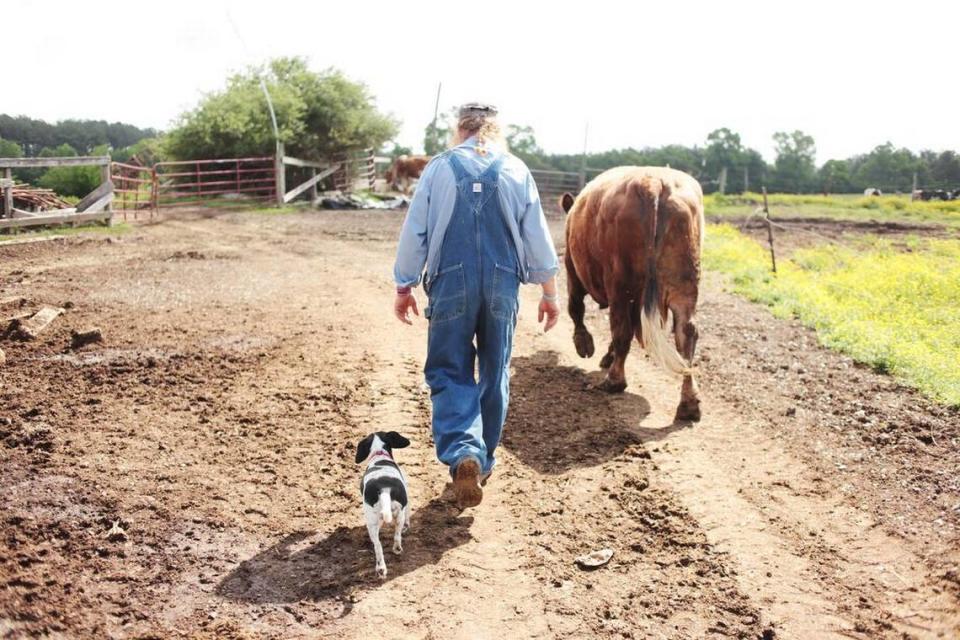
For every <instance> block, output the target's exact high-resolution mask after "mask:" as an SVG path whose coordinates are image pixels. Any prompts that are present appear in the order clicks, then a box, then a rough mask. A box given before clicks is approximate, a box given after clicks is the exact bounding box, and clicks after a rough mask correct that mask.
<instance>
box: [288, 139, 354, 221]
mask: <svg viewBox="0 0 960 640" xmlns="http://www.w3.org/2000/svg"><path fill="white" fill-rule="evenodd" d="M278 151H279V153H277V157H276V159H275V161H274V162H275V165H276V168H275V171H276V188H275V193H276V203H277V206H282V205H284V204H287V203H289V202H293V201H294V200H295V199H296V198H297V197H299V196H300V195H301V194H303V193H304V192H305V191H307V190H309V191H310V194H309V196H308V198H309V199H310V202H311V203H313V204H317V202H318V201H319V199H320V197H319V192H318V189H317V184H318V183H319V182H320V181H321V180H323V179H324V178H326V177H328V176H331V175H333V174H334V173H336V172H337V171H340V170H341V168H342V166H343V165H342V163H340V162H329V161H325V162H316V161H313V160H301V159H300V158H294V157H293V156H288V155H285V154H284V151H283V145H282V144H281V145H280V147H279V150H278ZM287 167H296V168H300V169H306V170H307V172H308V173H309V177H308V178H307V179H306V180H304V181H303V182H301V183H300V184H298V185H297V186H296V187H294V188H293V189H290V190H289V191H287Z"/></svg>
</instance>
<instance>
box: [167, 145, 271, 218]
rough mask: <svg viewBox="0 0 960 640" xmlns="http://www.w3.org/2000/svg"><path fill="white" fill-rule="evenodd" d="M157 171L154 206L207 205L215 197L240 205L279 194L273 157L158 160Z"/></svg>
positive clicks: (266, 199) (268, 198)
mask: <svg viewBox="0 0 960 640" xmlns="http://www.w3.org/2000/svg"><path fill="white" fill-rule="evenodd" d="M153 172H154V183H153V190H154V195H153V203H154V204H153V206H154V207H155V208H157V209H159V208H161V207H173V206H184V205H196V204H204V203H209V201H210V200H212V199H214V198H216V199H219V200H227V201H230V202H231V204H237V203H240V202H243V201H249V202H255V203H261V202H264V201H270V200H273V199H274V198H275V197H276V168H275V166H274V159H273V157H272V156H264V157H259V158H226V159H220V160H182V161H175V162H158V163H157V164H155V165H154V167H153Z"/></svg>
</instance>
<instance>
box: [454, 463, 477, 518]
mask: <svg viewBox="0 0 960 640" xmlns="http://www.w3.org/2000/svg"><path fill="white" fill-rule="evenodd" d="M453 494H454V495H455V496H456V498H457V506H458V507H460V508H461V509H467V508H469V507H475V506H477V505H478V504H480V502H481V501H482V500H483V489H481V488H480V463H479V462H477V461H476V460H475V459H474V458H464V459H463V460H462V461H460V463H459V464H458V465H457V468H456V469H455V470H454V472H453Z"/></svg>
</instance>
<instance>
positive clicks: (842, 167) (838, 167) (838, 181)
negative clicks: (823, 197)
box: [817, 160, 856, 194]
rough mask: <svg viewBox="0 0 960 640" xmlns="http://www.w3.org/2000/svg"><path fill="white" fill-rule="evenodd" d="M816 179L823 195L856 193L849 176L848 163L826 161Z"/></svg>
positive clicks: (844, 161)
mask: <svg viewBox="0 0 960 640" xmlns="http://www.w3.org/2000/svg"><path fill="white" fill-rule="evenodd" d="M817 178H818V180H819V181H820V190H821V191H823V193H827V194H829V193H850V192H852V191H856V188H855V187H854V186H853V182H852V179H851V176H850V163H849V162H848V161H846V160H827V161H826V162H825V163H823V166H822V167H820V171H818V172H817Z"/></svg>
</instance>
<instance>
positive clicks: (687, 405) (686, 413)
mask: <svg viewBox="0 0 960 640" xmlns="http://www.w3.org/2000/svg"><path fill="white" fill-rule="evenodd" d="M673 419H674V420H676V421H677V422H700V401H699V400H683V401H681V402H680V405H679V406H678V407H677V413H676V415H675V416H673Z"/></svg>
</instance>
